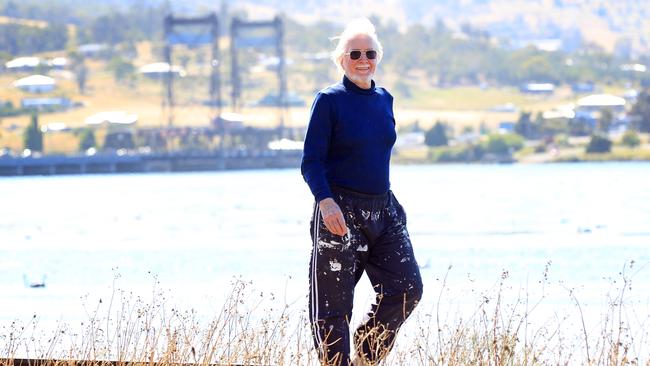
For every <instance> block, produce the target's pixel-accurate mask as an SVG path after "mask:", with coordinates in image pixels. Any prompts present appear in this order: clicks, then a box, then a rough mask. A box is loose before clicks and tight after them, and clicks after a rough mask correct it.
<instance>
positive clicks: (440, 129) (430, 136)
mask: <svg viewBox="0 0 650 366" xmlns="http://www.w3.org/2000/svg"><path fill="white" fill-rule="evenodd" d="M424 143H425V144H426V145H427V146H447V144H448V143H449V141H448V139H447V126H446V125H445V124H444V123H442V122H440V121H437V122H436V124H435V125H433V127H431V128H430V129H429V130H428V131H427V132H426V133H425V134H424Z"/></svg>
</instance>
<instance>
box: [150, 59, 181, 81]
mask: <svg viewBox="0 0 650 366" xmlns="http://www.w3.org/2000/svg"><path fill="white" fill-rule="evenodd" d="M138 72H139V73H140V74H142V75H143V76H146V77H148V78H151V79H159V78H162V77H164V76H165V75H167V74H169V73H172V74H173V75H174V76H179V77H184V76H185V75H186V74H187V73H186V72H185V70H184V69H183V68H182V67H180V66H178V65H171V66H170V65H169V64H168V63H166V62H154V63H152V64H147V65H144V66H141V67H140V68H138Z"/></svg>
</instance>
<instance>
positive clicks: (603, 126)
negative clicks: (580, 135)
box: [597, 108, 614, 134]
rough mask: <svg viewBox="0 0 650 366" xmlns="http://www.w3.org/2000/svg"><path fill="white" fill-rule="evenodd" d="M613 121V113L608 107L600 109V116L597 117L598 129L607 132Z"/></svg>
mask: <svg viewBox="0 0 650 366" xmlns="http://www.w3.org/2000/svg"><path fill="white" fill-rule="evenodd" d="M612 122H614V113H613V112H612V110H611V109H609V108H603V109H601V110H600V117H599V118H598V126H597V127H598V130H599V131H600V132H602V133H605V134H606V133H607V132H608V131H609V127H610V126H611V125H612Z"/></svg>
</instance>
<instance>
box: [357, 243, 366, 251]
mask: <svg viewBox="0 0 650 366" xmlns="http://www.w3.org/2000/svg"><path fill="white" fill-rule="evenodd" d="M367 251H368V244H366V245H359V246H358V247H357V252H367Z"/></svg>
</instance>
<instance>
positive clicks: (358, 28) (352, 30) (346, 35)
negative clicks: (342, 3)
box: [332, 18, 384, 72]
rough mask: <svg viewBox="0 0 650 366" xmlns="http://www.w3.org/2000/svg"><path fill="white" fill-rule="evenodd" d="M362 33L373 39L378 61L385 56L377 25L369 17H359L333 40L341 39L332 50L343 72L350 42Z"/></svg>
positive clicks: (336, 62) (336, 63) (333, 56)
mask: <svg viewBox="0 0 650 366" xmlns="http://www.w3.org/2000/svg"><path fill="white" fill-rule="evenodd" d="M360 34H363V35H366V36H368V37H370V39H371V40H372V44H373V47H374V49H375V51H377V63H379V62H380V61H381V58H382V57H383V56H384V49H383V47H382V46H381V42H379V38H377V32H376V31H375V26H374V25H373V24H372V22H371V21H370V20H368V18H358V19H355V20H353V21H351V22H350V23H348V25H347V26H346V27H345V29H344V30H343V32H341V34H340V35H339V36H337V37H332V40H335V39H338V41H339V42H338V44H337V45H336V48H335V49H334V51H332V61H333V62H334V65H336V67H337V68H338V69H339V71H341V72H343V67H342V66H341V60H343V56H345V53H346V52H347V47H348V43H349V42H350V40H351V39H352V38H354V37H356V36H358V35H360Z"/></svg>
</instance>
